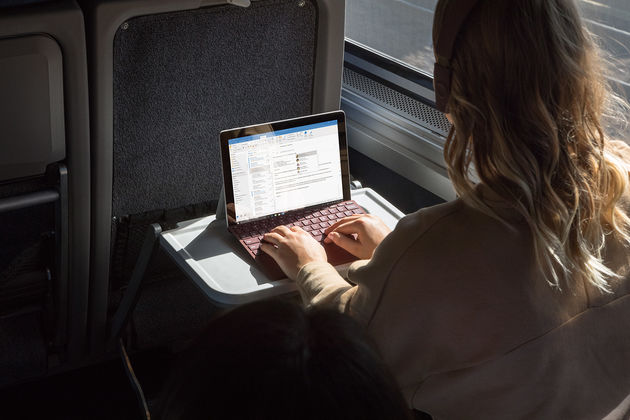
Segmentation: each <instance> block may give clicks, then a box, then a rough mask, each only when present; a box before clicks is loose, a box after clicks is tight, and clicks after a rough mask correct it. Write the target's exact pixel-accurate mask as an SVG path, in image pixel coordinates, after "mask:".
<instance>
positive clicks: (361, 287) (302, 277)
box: [296, 213, 419, 325]
mask: <svg viewBox="0 0 630 420" xmlns="http://www.w3.org/2000/svg"><path fill="white" fill-rule="evenodd" d="M417 219H418V215H417V213H415V214H413V215H410V216H407V217H405V218H403V219H401V220H400V221H399V223H398V225H397V226H396V229H394V231H392V232H391V233H390V234H389V235H388V236H387V237H386V238H385V239H384V240H383V242H382V243H381V244H380V245H379V246H378V247H377V248H376V250H375V251H374V255H373V257H372V259H371V260H360V261H355V262H354V263H352V264H351V265H350V268H349V270H348V280H345V279H344V278H343V277H341V276H340V275H339V273H337V271H336V270H335V268H334V267H333V266H331V265H330V264H328V263H325V262H311V263H308V264H306V265H305V266H304V267H302V269H301V270H300V272H299V273H298V276H297V279H296V282H297V285H298V289H299V291H300V295H301V296H302V299H303V300H304V302H305V303H306V304H310V305H314V306H324V307H328V308H334V309H338V310H339V311H341V312H345V313H348V314H349V315H351V316H352V317H353V318H355V319H356V320H358V321H359V322H361V323H363V324H365V325H367V324H368V323H369V321H370V319H371V318H372V315H373V313H374V312H375V310H376V308H377V305H378V301H379V298H380V295H381V293H382V291H383V288H384V287H385V284H386V283H387V279H388V277H389V273H390V272H391V270H392V267H393V266H394V265H395V264H396V262H397V261H398V259H399V258H400V255H402V254H403V253H404V252H405V250H406V249H407V248H408V247H409V245H410V243H411V242H413V240H415V238H416V237H417V235H418V233H419V231H418V229H416V228H415V227H416V225H417Z"/></svg>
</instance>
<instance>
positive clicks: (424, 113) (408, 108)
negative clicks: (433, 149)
mask: <svg viewBox="0 0 630 420" xmlns="http://www.w3.org/2000/svg"><path fill="white" fill-rule="evenodd" d="M343 85H344V88H350V89H351V90H354V91H358V92H360V93H361V94H364V95H367V96H369V97H370V98H371V99H372V100H374V101H376V102H377V103H379V104H380V105H382V106H384V107H385V108H387V109H390V110H392V111H394V112H396V113H398V114H401V115H403V116H406V117H407V118H410V119H411V120H413V121H416V122H417V123H419V124H420V125H422V126H423V127H425V128H427V129H429V130H431V131H433V132H435V133H437V134H440V135H442V136H447V135H448V132H449V130H450V128H451V123H450V122H449V121H448V120H447V119H446V117H445V116H444V114H442V113H441V112H440V111H438V110H436V109H434V108H432V107H430V106H428V105H426V104H423V103H422V102H420V101H417V100H415V99H414V98H411V97H409V96H407V95H403V94H402V93H400V92H398V91H396V90H394V89H391V88H389V87H387V86H385V85H383V84H381V83H378V82H377V81H374V80H372V79H370V78H369V77H366V76H364V75H362V74H359V73H357V72H355V71H353V70H350V69H348V68H344V70H343Z"/></svg>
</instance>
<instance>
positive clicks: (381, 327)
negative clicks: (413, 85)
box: [297, 200, 630, 419]
mask: <svg viewBox="0 0 630 420" xmlns="http://www.w3.org/2000/svg"><path fill="white" fill-rule="evenodd" d="M501 211H507V212H510V211H511V210H509V209H507V208H504V209H502V210H501ZM531 249H532V244H531V239H530V237H529V233H528V229H527V227H526V226H525V225H524V224H520V225H518V229H516V230H510V229H508V228H506V227H505V226H504V225H502V224H501V223H499V222H497V221H496V220H495V219H492V218H490V217H488V216H486V215H484V214H482V213H481V212H479V211H477V210H474V209H473V208H471V207H469V206H468V205H466V204H465V203H464V202H463V201H461V200H455V201H453V202H449V203H446V204H442V205H438V206H435V207H431V208H427V209H423V210H420V211H418V212H416V213H413V214H411V215H408V216H407V217H405V218H403V219H401V220H400V222H399V223H398V226H397V227H396V229H395V230H394V231H393V232H392V233H391V234H390V235H388V236H387V237H386V238H385V240H384V241H383V242H382V243H381V245H380V246H379V247H378V248H377V249H376V251H375V253H374V256H373V258H372V259H371V260H369V261H357V262H355V263H354V264H353V265H352V266H351V268H350V271H349V274H348V279H349V281H350V282H351V283H353V284H354V285H352V284H349V283H348V282H347V281H346V280H344V279H343V278H341V277H340V276H339V275H338V274H337V273H336V271H335V270H334V268H333V267H331V266H330V265H329V264H327V263H321V262H313V263H310V264H307V265H306V266H304V267H303V268H302V270H301V271H300V272H299V274H298V278H297V283H298V286H299V289H300V292H301V294H302V297H303V299H304V300H305V301H306V302H309V303H311V304H313V305H325V306H334V307H337V308H339V309H340V310H342V311H345V312H347V313H349V314H351V315H352V316H354V317H355V318H356V319H358V320H359V321H361V322H363V323H364V324H365V325H366V326H367V328H368V331H369V332H370V333H371V335H372V337H373V338H374V339H375V341H376V343H377V345H378V347H379V350H380V352H381V354H382V355H383V357H384V359H385V361H386V362H387V363H388V364H389V366H390V367H391V369H392V370H393V373H394V375H395V376H396V378H397V380H398V382H399V384H400V386H401V388H402V390H403V393H404V396H405V398H406V399H407V401H408V402H409V404H410V406H412V407H414V408H416V409H420V410H422V411H425V412H427V413H429V414H431V415H432V416H433V417H434V418H435V419H600V418H607V419H621V418H626V419H627V418H629V416H630V295H629V292H630V280H629V276H630V274H628V273H630V251H629V250H628V249H627V248H624V247H623V246H621V245H619V244H616V243H609V244H607V247H606V261H607V262H608V264H609V266H610V267H612V268H613V269H614V270H615V271H616V272H617V273H619V274H621V275H622V280H617V281H614V282H613V286H612V287H613V293H612V294H602V293H601V292H599V291H598V290H597V289H595V288H594V287H593V286H591V285H590V284H583V283H580V284H579V285H577V287H574V289H573V290H564V291H563V292H560V291H558V290H557V289H554V288H552V287H550V286H549V285H548V284H547V283H546V282H545V280H544V279H543V278H542V277H541V275H540V272H539V270H538V269H537V267H536V265H535V263H534V259H533V254H532V251H531ZM607 416H608V417H607Z"/></svg>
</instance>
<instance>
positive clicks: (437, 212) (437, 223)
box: [388, 199, 466, 241]
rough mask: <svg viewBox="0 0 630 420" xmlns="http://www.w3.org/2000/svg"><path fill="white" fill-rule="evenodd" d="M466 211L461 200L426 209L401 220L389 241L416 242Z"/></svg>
mask: <svg viewBox="0 0 630 420" xmlns="http://www.w3.org/2000/svg"><path fill="white" fill-rule="evenodd" d="M465 210H466V205H465V204H464V203H463V201H462V200H461V199H456V200H453V201H449V202H446V203H442V204H438V205H436V206H432V207H425V208H423V209H420V210H418V211H416V212H414V213H411V214H409V215H407V216H405V217H403V218H402V219H400V221H399V222H398V224H397V225H396V229H394V231H393V232H392V234H391V235H390V236H391V238H389V237H388V239H390V241H391V240H394V241H395V240H400V239H402V238H408V239H411V240H412V241H415V240H417V239H418V238H419V237H421V236H422V235H423V234H425V233H426V232H428V231H431V230H435V229H440V228H442V227H443V226H444V225H445V222H447V221H448V220H449V219H451V218H456V217H457V215H458V214H461V213H462V212H464V211H465Z"/></svg>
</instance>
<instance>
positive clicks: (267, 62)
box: [112, 0, 317, 216]
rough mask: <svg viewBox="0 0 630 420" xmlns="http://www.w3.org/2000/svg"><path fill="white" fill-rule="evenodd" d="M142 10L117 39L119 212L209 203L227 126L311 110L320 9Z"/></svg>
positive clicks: (289, 4) (278, 5)
mask: <svg viewBox="0 0 630 420" xmlns="http://www.w3.org/2000/svg"><path fill="white" fill-rule="evenodd" d="M298 4H299V2H297V1H294V0H289V1H286V0H267V1H259V2H253V3H252V6H251V7H249V8H240V7H235V6H216V7H212V8H206V9H198V10H192V11H185V12H175V13H165V14H160V15H152V16H142V17H138V18H134V19H131V20H129V21H128V22H126V23H124V24H123V25H122V26H121V27H120V28H119V30H118V32H117V34H116V38H115V41H114V149H113V158H114V167H113V197H112V200H113V202H112V206H113V207H112V210H113V215H116V216H121V215H126V214H135V213H141V212H145V211H150V210H155V209H170V208H178V207H181V206H185V205H189V204H195V203H202V202H209V201H212V200H213V199H216V198H217V197H218V194H219V191H220V187H221V163H220V156H219V132H220V131H221V130H224V129H227V128H233V127H239V126H244V125H249V124H255V123H261V122H266V121H275V120H280V119H286V118H292V117H296V116H300V115H305V114H309V113H311V102H312V85H313V68H314V57H315V39H316V20H317V10H316V7H315V6H314V5H313V4H312V3H310V2H306V4H305V5H304V6H302V7H300V6H299V5H298Z"/></svg>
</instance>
